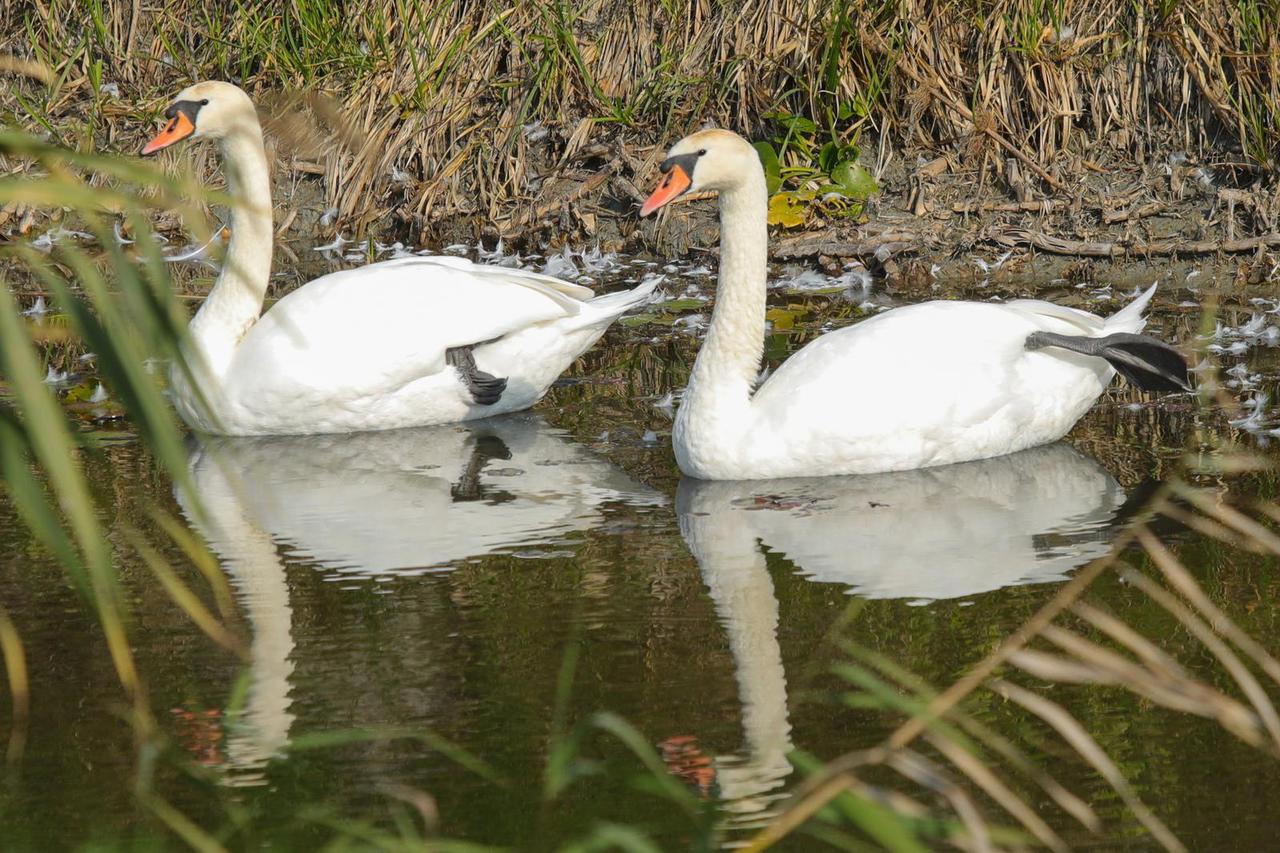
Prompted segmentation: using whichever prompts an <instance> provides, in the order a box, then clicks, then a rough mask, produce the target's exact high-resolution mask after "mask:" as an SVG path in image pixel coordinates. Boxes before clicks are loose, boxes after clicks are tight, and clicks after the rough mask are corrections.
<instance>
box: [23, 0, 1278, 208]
mask: <svg viewBox="0 0 1280 853" xmlns="http://www.w3.org/2000/svg"><path fill="white" fill-rule="evenodd" d="M1274 6H1275V4H1274V2H1270V0H1258V2H1251V1H1250V0H1247V1H1246V2H1241V3H1233V2H1227V0H1211V2H1208V3H1204V4H1198V5H1196V6H1194V7H1193V6H1190V5H1187V4H1176V5H1175V6H1174V7H1173V11H1172V13H1170V14H1167V15H1166V13H1165V11H1164V8H1165V4H1161V3H1159V2H1156V0H1143V2H1136V3H1133V2H1127V0H1089V2H1076V3H1055V4H1046V3H1043V2H1039V0H997V2H994V3H982V4H978V3H976V2H972V1H971V0H965V1H964V2H956V3H947V4H932V3H925V2H922V0H899V2H888V0H842V2H839V3H834V4H833V3H818V2H816V0H783V2H773V3H763V2H747V3H742V4H729V5H725V4H720V3H713V2H710V0H685V1H684V2H672V0H640V2H638V3H631V2H622V0H583V2H580V3H574V4H569V3H567V2H564V0H532V2H528V3H522V4H516V5H512V4H509V3H505V2H499V0H452V2H443V3H439V4H433V5H427V4H422V3H420V2H416V0H371V2H369V3H366V4H364V5H363V6H362V7H361V9H360V14H350V13H349V10H347V9H346V8H345V7H344V6H342V5H340V4H338V3H337V2H336V0H298V2H294V3H290V4H287V5H285V6H281V5H279V4H275V3H271V2H267V0H245V2H242V3H239V4H236V5H235V6H232V7H222V6H217V5H215V6H207V5H202V4H198V3H196V2H195V0H174V2H171V3H168V4H164V5H158V4H141V3H138V2H133V0H116V1H115V2H110V0H105V2H103V4H102V9H103V15H102V17H101V20H97V21H95V20H92V19H90V18H89V16H87V15H86V14H85V12H84V9H83V7H82V6H81V5H80V4H79V3H78V2H74V0H40V2H36V0H25V2H24V0H15V2H10V3H8V4H5V5H4V7H3V9H0V56H7V57H8V58H6V59H5V65H3V66H0V73H12V72H15V71H17V72H22V71H23V69H31V70H40V71H41V73H40V74H39V75H37V76H40V77H41V78H42V81H43V82H41V81H33V80H29V79H28V80H23V81H20V82H19V83H18V84H17V85H15V86H14V87H13V91H12V92H11V93H10V94H8V95H0V114H5V115H7V116H8V117H9V118H10V119H12V120H15V121H18V122H19V123H21V124H24V125H25V126H28V127H37V126H42V125H43V126H47V127H46V129H51V130H52V132H53V133H54V134H55V135H59V136H62V137H64V138H65V139H66V140H67V141H76V140H83V139H85V137H84V134H83V131H77V130H76V127H77V126H79V127H81V128H83V126H84V122H86V121H88V122H89V124H90V125H91V128H92V130H91V136H90V137H89V138H91V139H93V140H95V142H94V144H98V142H97V140H100V139H102V138H108V139H111V140H113V141H114V144H116V145H119V146H120V147H122V148H125V149H126V150H128V149H130V148H132V147H133V145H134V144H135V143H136V141H137V140H139V139H140V138H141V137H142V136H143V135H145V134H146V133H147V132H148V131H150V129H151V127H150V122H149V121H148V120H147V119H146V117H145V115H140V114H139V110H138V107H139V106H144V107H146V109H147V110H152V109H155V108H156V107H158V106H159V105H160V104H162V103H163V101H164V99H166V98H167V97H169V96H170V95H172V94H173V92H174V91H176V89H177V88H179V87H180V86H181V85H184V84H185V83H187V82H190V81H191V80H192V79H195V78H201V77H228V76H231V77H241V78H242V79H243V82H244V83H245V84H246V85H247V86H248V88H250V89H251V90H252V91H253V92H254V93H255V94H256V95H258V96H259V97H260V98H264V97H265V96H266V95H267V94H268V93H270V92H280V91H284V92H307V93H309V94H312V95H315V94H326V95H328V96H329V97H330V98H331V99H332V102H333V103H334V104H335V105H336V106H335V107H334V108H333V109H332V110H330V111H329V113H330V114H329V115H327V116H321V115H319V114H318V111H317V108H316V106H315V103H316V101H314V100H313V101H312V102H311V104H310V105H309V106H308V107H307V108H306V109H307V111H308V112H310V113H311V114H313V116H314V117H315V119H316V121H315V133H316V136H317V137H318V138H319V140H320V144H319V146H318V147H319V149H320V152H321V154H320V155H319V156H317V155H316V154H315V152H314V151H312V152H311V153H309V154H308V155H307V156H305V157H302V159H305V160H308V161H311V162H317V163H319V164H320V166H321V167H322V169H323V173H324V175H325V176H326V186H325V190H326V196H327V198H326V204H327V205H332V206H336V207H337V208H339V210H340V211H341V213H342V214H343V215H345V216H347V217H350V222H351V224H355V225H360V226H364V225H368V226H373V225H374V224H375V223H377V222H379V221H381V220H384V219H386V217H387V216H388V215H389V214H390V213H391V212H393V211H394V212H397V215H399V216H401V217H408V218H409V219H412V220H413V221H415V222H416V223H418V224H419V225H426V224H429V223H430V222H432V221H435V220H438V219H440V218H442V217H445V216H451V215H456V214H466V215H473V216H476V217H483V218H484V219H485V220H487V221H491V222H492V221H495V220H497V219H499V218H501V217H503V216H505V215H507V214H508V213H509V212H510V211H511V210H512V209H513V208H516V207H519V206H521V205H527V204H528V203H529V202H531V201H533V200H534V199H535V198H536V196H537V190H536V186H537V184H538V182H539V180H540V179H541V178H542V177H544V176H545V174H546V173H547V172H548V171H554V170H555V169H556V168H557V167H562V166H564V165H565V163H566V161H567V160H568V159H570V158H571V157H572V156H573V149H574V148H575V147H579V146H580V147H589V146H591V145H593V144H596V143H599V142H601V141H607V140H609V139H613V138H626V139H627V140H629V141H631V142H633V143H635V144H638V145H642V146H654V148H653V149H652V151H651V154H650V156H649V157H648V158H647V159H645V160H644V161H643V163H642V169H645V170H647V169H650V168H652V166H653V164H654V163H655V162H656V154H657V152H658V151H659V150H660V148H661V146H662V145H664V144H666V143H668V142H669V141H670V140H671V139H673V138H675V137H677V136H679V135H681V134H682V133H684V132H687V131H688V130H691V129H693V128H695V127H697V126H698V125H699V124H700V123H701V122H703V121H712V122H715V123H718V124H722V125H726V126H729V127H732V128H734V129H736V130H739V131H742V132H744V133H747V134H751V135H755V136H765V135H768V134H770V133H771V132H773V130H774V127H773V126H772V125H771V124H770V123H769V121H768V120H767V119H766V118H765V116H766V115H767V114H769V113H770V112H772V111H782V112H787V113H794V114H799V115H804V116H809V117H812V118H813V119H814V120H815V121H817V123H818V124H819V126H820V127H822V128H823V129H822V133H826V132H827V129H828V128H827V127H826V125H827V122H828V119H829V118H830V117H831V116H833V115H834V114H835V113H834V112H833V111H834V110H836V108H837V107H838V106H839V107H840V109H844V108H845V107H847V106H848V105H852V104H856V105H858V107H857V108H858V112H857V114H855V115H851V116H849V117H847V118H839V119H836V120H833V121H832V124H831V126H830V130H831V131H833V132H834V133H835V134H836V135H837V136H838V137H840V138H841V139H843V140H845V141H850V140H852V139H855V138H856V137H857V136H858V135H860V134H862V133H864V132H865V133H874V134H876V135H877V136H880V137H881V138H882V140H883V141H885V142H887V144H888V146H889V147H890V148H903V147H914V146H920V145H923V146H926V147H928V148H931V149H935V150H937V149H950V150H952V151H954V152H956V153H958V154H960V155H961V159H962V160H966V159H967V161H968V162H967V163H966V165H968V166H970V167H974V166H980V167H985V168H990V167H991V166H993V165H994V166H1001V165H1002V158H1003V157H1004V156H1013V157H1016V158H1018V159H1019V160H1020V161H1021V162H1022V163H1023V164H1024V165H1025V166H1026V168H1027V169H1029V170H1030V171H1031V172H1032V173H1034V174H1035V175H1036V176H1037V177H1038V178H1039V180H1040V181H1041V182H1043V188H1045V189H1056V188H1059V187H1062V186H1064V184H1063V183H1062V182H1063V181H1064V179H1065V178H1068V177H1070V176H1072V175H1073V174H1075V173H1076V172H1077V171H1078V169H1079V168H1080V167H1079V163H1080V161H1081V159H1088V160H1100V159H1105V157H1103V153H1104V152H1106V151H1111V152H1113V153H1114V154H1115V156H1117V157H1127V158H1134V159H1138V160H1139V161H1145V159H1146V158H1147V157H1149V156H1150V153H1151V152H1152V151H1153V150H1155V149H1157V148H1159V147H1161V146H1163V145H1166V144H1167V143H1168V140H1171V139H1173V138H1175V137H1177V136H1180V137H1181V138H1182V143H1183V144H1184V145H1185V146H1186V147H1187V148H1188V149H1189V150H1196V151H1199V152H1201V153H1204V152H1207V151H1209V150H1211V149H1212V148H1213V147H1215V146H1216V145H1217V144H1218V140H1220V139H1222V138H1223V132H1224V131H1225V132H1226V135H1227V136H1228V137H1229V138H1231V139H1234V140H1235V141H1236V143H1238V144H1239V145H1240V146H1241V147H1242V148H1243V149H1244V151H1245V153H1246V155H1247V157H1248V158H1250V159H1251V160H1252V162H1253V163H1254V164H1256V166H1259V167H1262V168H1266V169H1274V168H1276V165H1277V158H1276V154H1277V151H1280V90H1278V88H1277V87H1278V86H1280V83H1277V80H1280V60H1278V59H1277V57H1278V56H1280V25H1277V23H1276V18H1277V17H1280V16H1277V15H1276V14H1275V12H1276V10H1275V8H1274ZM5 69H8V71H6V70H5ZM44 69H47V70H48V71H49V72H50V73H49V74H44V73H43V70H44ZM95 81H100V82H101V83H114V84H117V85H118V86H120V88H121V97H120V99H119V100H116V99H115V98H114V97H106V96H104V95H103V94H102V93H100V92H97V91H94V85H95ZM840 105H844V106H840ZM584 121H587V122H588V124H587V125H585V127H586V130H585V131H584V134H585V135H583V136H581V137H575V136H574V132H575V129H576V128H582V127H584V125H583V124H582V123H583V122H584ZM524 127H534V128H535V130H540V129H541V130H546V131H547V132H548V133H549V135H548V136H547V137H546V139H545V140H543V142H541V143H538V142H535V141H533V140H532V139H531V137H532V136H534V135H536V134H535V132H534V131H526V130H524V129H522V128H524ZM975 133H977V134H979V135H980V137H981V138H980V139H979V138H975V137H974V136H973V135H974V134H975ZM966 140H973V141H974V147H972V148H971V149H970V150H969V155H968V156H967V158H966V156H965V154H964V152H965V150H966V149H965V141H966ZM108 144H112V143H108ZM990 145H995V146H998V147H999V148H1000V150H1001V151H1002V152H1004V154H1002V155H1001V157H998V158H992V157H991V156H990V155H991V153H992V151H991V150H989V146H990ZM305 147H307V148H309V149H315V148H317V145H316V140H314V139H313V140H311V141H309V142H307V143H306V146H305ZM544 148H546V149H548V150H549V152H550V160H548V157H547V153H546V152H545V151H544V150H543V149H544ZM282 153H283V154H284V155H286V157H287V156H288V155H289V154H290V153H291V152H290V151H287V150H286V151H283V152H282ZM299 156H301V155H299ZM402 175H408V176H409V178H410V180H408V181H405V180H404V179H403V178H402V177H398V176H402ZM631 177H632V178H633V179H636V180H638V181H639V182H644V181H645V180H647V179H648V178H649V177H650V176H649V175H647V174H641V175H632V176H631Z"/></svg>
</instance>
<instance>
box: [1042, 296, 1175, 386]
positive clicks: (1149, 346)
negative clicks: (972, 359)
mask: <svg viewBox="0 0 1280 853" xmlns="http://www.w3.org/2000/svg"><path fill="white" fill-rule="evenodd" d="M1141 299H1142V297H1139V300H1141ZM1126 310H1127V309H1126ZM1108 322H1110V321H1108ZM1026 347H1027V349H1029V350H1038V349H1043V348H1045V347H1059V348H1061V349H1065V350H1070V351H1071V352H1078V353H1082V354H1084V355H1091V356H1095V357H1097V358H1102V359H1106V361H1107V363H1108V364H1110V365H1111V366H1112V367H1114V368H1115V370H1116V372H1117V373H1119V374H1120V375H1121V376H1123V377H1124V378H1125V379H1127V380H1129V381H1130V382H1131V383H1133V384H1134V385H1136V386H1137V387H1139V388H1141V389H1142V390H1144V391H1190V390H1192V386H1191V374H1190V373H1189V372H1188V370H1187V362H1186V359H1184V358H1183V357H1182V354H1181V353H1179V352H1178V351H1177V350H1175V349H1174V348H1173V347H1171V346H1169V345H1168V344H1166V343H1165V342H1164V341H1159V340H1156V339H1155V338H1153V337H1150V336H1148V335H1135V334H1132V333H1130V332H1116V333H1114V334H1110V335H1104V336H1103V337H1100V338H1091V337H1087V336H1084V335H1058V334H1054V333H1053V332H1032V333H1031V334H1030V335H1028V336H1027V342H1026Z"/></svg>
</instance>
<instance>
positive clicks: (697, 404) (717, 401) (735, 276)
mask: <svg viewBox="0 0 1280 853" xmlns="http://www.w3.org/2000/svg"><path fill="white" fill-rule="evenodd" d="M767 215H768V192H767V190H766V189H765V181H764V175H763V173H761V174H755V173H754V171H753V172H752V173H751V174H749V175H748V177H747V179H746V180H745V181H744V182H743V183H742V184H741V185H739V186H738V187H737V188H735V189H733V190H730V191H727V192H722V193H721V195H720V278H719V282H718V284H717V286H716V307H715V310H714V311H713V312H712V314H711V328H710V329H709V330H708V332H707V339H706V341H705V342H703V344H702V349H701V350H700V351H699V352H698V358H697V360H696V361H695V362H694V365H693V374H692V376H690V378H689V387H688V389H687V390H686V391H685V396H684V400H683V402H682V403H681V404H680V411H679V417H678V420H677V430H678V432H680V433H681V434H682V435H683V437H684V438H685V439H688V440H689V441H692V442H694V443H695V444H696V443H717V444H718V443H720V442H722V441H727V440H732V438H733V434H734V433H735V432H736V431H738V430H741V429H742V428H745V427H746V420H745V416H746V414H747V412H748V410H749V409H750V405H751V391H752V388H753V386H754V384H755V379H756V374H757V373H758V372H759V369H760V357H761V355H762V354H763V352H764V323H765V318H764V313H765V286H766V279H767V275H768V269H767V265H768V255H769V229H768V224H767V222H766V219H767ZM699 439H701V440H702V442H699Z"/></svg>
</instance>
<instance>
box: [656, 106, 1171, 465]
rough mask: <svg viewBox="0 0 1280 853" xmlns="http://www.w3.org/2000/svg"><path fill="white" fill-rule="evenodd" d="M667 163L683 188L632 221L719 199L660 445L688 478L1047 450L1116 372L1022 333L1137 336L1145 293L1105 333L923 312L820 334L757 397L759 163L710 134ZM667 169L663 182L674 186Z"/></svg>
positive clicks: (1064, 314) (945, 306) (1055, 319)
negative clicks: (687, 197) (692, 357)
mask: <svg viewBox="0 0 1280 853" xmlns="http://www.w3.org/2000/svg"><path fill="white" fill-rule="evenodd" d="M671 155H672V158H671V159H672V161H680V164H683V165H688V166H689V168H690V169H692V177H691V179H686V178H681V180H680V181H677V182H670V181H669V182H664V185H663V186H662V187H660V188H659V190H658V191H657V192H655V196H654V199H651V201H650V202H649V203H648V204H646V206H645V212H647V211H649V210H652V209H654V208H656V207H657V206H660V205H661V204H663V203H665V202H666V201H668V200H670V198H673V197H675V195H676V194H678V192H679V187H680V186H691V188H692V189H715V190H719V192H720V233H721V252H720V255H721V265H720V277H719V284H718V289H717V302H716V307H715V311H714V312H713V314H712V320H711V327H710V329H709V331H708V333H707V338H706V341H705V343H704V344H703V346H702V349H701V351H700V352H699V353H698V358H697V361H696V362H695V364H694V368H693V373H692V376H691V377H690V380H689V385H688V389H687V390H686V392H685V395H684V400H683V402H682V404H681V406H680V409H679V412H678V414H677V416H676V421H675V428H674V430H673V433H672V439H673V443H674V445H675V453H676V460H677V461H678V462H679V465H680V469H681V470H682V471H683V472H684V473H685V474H687V475H689V476H692V477H698V478H701V479H707V480H748V479H761V478H774V477H807V476H825V475H831V474H868V473H877V472H882V471H901V470H907V469H913V468H924V467H929V466H934V465H946V464H950V463H954V462H965V461H969V460H974V459H985V458H988V457H992V456H999V455H1003V454H1006V453H1012V452H1015V451H1018V450H1023V449H1025V448H1028V447H1034V446H1036V445H1040V444H1046V443H1049V442H1052V441H1056V440H1058V439H1059V438H1061V437H1062V436H1063V435H1065V434H1066V433H1067V431H1068V430H1070V429H1071V426H1072V425H1073V424H1074V423H1075V422H1076V421H1077V420H1078V419H1079V418H1080V417H1081V416H1082V415H1083V414H1084V413H1085V412H1086V411H1088V409H1089V407H1090V406H1091V405H1092V404H1093V402H1094V401H1095V400H1096V399H1097V398H1098V396H1099V395H1100V394H1101V393H1102V391H1103V390H1104V389H1105V388H1106V387H1107V385H1108V383H1109V382H1110V381H1111V378H1112V377H1113V376H1114V375H1115V371H1114V369H1113V368H1112V367H1111V366H1110V365H1109V364H1108V363H1107V362H1106V361H1105V360H1103V359H1102V358H1098V357H1094V356H1085V355H1080V354H1077V353H1074V352H1069V351H1067V350H1064V349H1058V348H1049V349H1040V350H1036V351H1031V350H1028V349H1027V347H1026V342H1027V337H1028V335H1030V334H1032V333H1033V332H1052V333H1058V334H1065V335H1072V336H1089V337H1100V336H1103V335H1109V334H1112V333H1116V332H1128V333H1136V332H1138V331H1140V330H1141V329H1142V326H1143V319H1142V310H1143V308H1144V307H1145V306H1146V304H1147V302H1148V301H1149V300H1150V298H1151V295H1152V293H1153V291H1154V288H1152V289H1151V290H1148V291H1147V292H1146V293H1145V294H1143V296H1142V297H1140V298H1139V299H1138V300H1136V301H1135V302H1134V303H1133V304H1131V305H1129V306H1128V307H1126V308H1125V309H1124V310H1122V311H1120V312H1119V313H1118V314H1116V315H1115V316H1113V317H1110V318H1108V319H1105V320H1104V319H1103V318H1101V317H1097V316H1094V315H1092V314H1089V313H1086V312H1084V311H1078V310H1074V309H1070V308H1064V307H1061V306H1057V305H1054V304H1052V303H1049V302H1042V301H1038V300H1019V301H1016V302H1010V303H1007V304H990V303H976V302H945V301H939V302H928V303H924V304H920V305H913V306H908V307H904V308H897V309H894V310H891V311H887V312H885V313H884V314H881V315H878V316H876V317H873V318H871V319H869V320H866V321H864V322H861V323H858V324H856V325H854V326H850V327H847V328H844V329H840V330H838V331H835V332H831V333H829V334H827V335H823V336H822V337H821V338H819V339H817V340H816V341H814V342H813V343H811V344H809V345H808V346H806V347H805V348H804V349H802V350H801V351H800V352H798V353H796V354H795V355H793V356H792V357H791V358H790V359H788V360H787V361H786V362H785V363H784V364H783V365H782V366H781V367H780V368H779V369H778V370H777V371H775V372H774V373H773V375H772V376H770V377H769V379H768V380H767V381H766V382H765V383H764V384H763V385H761V386H760V387H759V388H758V389H756V388H755V378H756V374H757V371H758V369H759V363H760V357H761V354H762V350H763V340H764V332H765V329H764V321H765V320H764V314H765V289H766V275H767V266H766V263H767V245H768V232H767V229H766V224H765V219H766V210H767V202H768V196H767V192H766V189H765V181H764V174H763V172H762V170H761V168H760V165H759V160H758V159H757V157H756V155H755V152H754V150H753V149H752V148H751V147H750V146H749V145H748V144H747V143H746V142H745V141H744V140H742V139H741V138H740V137H738V136H736V135H734V134H731V133H727V132H725V131H717V130H710V131H702V132H700V133H697V134H694V135H693V136H690V137H688V138H686V139H684V140H682V141H681V142H680V143H679V144H677V145H676V146H675V147H674V148H672V149H671ZM680 164H677V165H676V166H674V167H672V168H671V169H670V171H671V172H674V173H676V174H681V173H680V172H679V171H678V169H679V165H680ZM695 164H696V165H695ZM673 184H674V185H673Z"/></svg>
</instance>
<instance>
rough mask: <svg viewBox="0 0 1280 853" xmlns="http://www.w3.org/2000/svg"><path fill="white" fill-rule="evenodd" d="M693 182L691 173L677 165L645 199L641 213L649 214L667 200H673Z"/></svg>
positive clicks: (643, 214) (642, 214)
mask: <svg viewBox="0 0 1280 853" xmlns="http://www.w3.org/2000/svg"><path fill="white" fill-rule="evenodd" d="M691 183H693V181H692V179H690V177H689V173H688V172H686V171H685V170H684V167H682V166H679V165H675V166H672V167H671V170H670V171H669V172H667V174H666V177H664V178H663V179H662V183H660V184H658V188H657V189H656V190H654V191H653V195H651V196H649V198H648V199H647V200H646V201H645V203H644V204H643V205H641V207H640V215H641V216H648V215H649V214H650V213H653V212H654V211H655V210H657V209H658V208H660V207H662V206H663V205H664V204H666V203H667V202H669V201H671V200H672V199H673V198H675V197H676V196H678V195H680V193H682V192H684V191H685V190H687V189H689V184H691Z"/></svg>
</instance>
